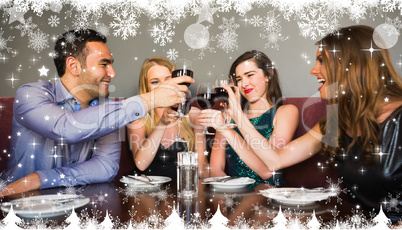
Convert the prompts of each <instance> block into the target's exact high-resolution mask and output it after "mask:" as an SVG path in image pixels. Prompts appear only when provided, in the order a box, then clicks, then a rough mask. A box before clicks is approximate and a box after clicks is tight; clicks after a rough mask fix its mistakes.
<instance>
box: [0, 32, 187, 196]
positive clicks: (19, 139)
mask: <svg viewBox="0 0 402 230" xmlns="http://www.w3.org/2000/svg"><path fill="white" fill-rule="evenodd" d="M113 61H114V60H113V57H112V55H111V52H110V50H109V48H108V46H107V45H106V38H105V37H104V36H103V35H101V34H99V33H97V32H96V31H94V30H79V31H74V30H72V31H68V32H66V33H64V34H63V35H62V36H61V37H60V38H59V39H58V41H57V42H56V45H55V57H54V62H55V65H56V68H57V72H58V75H59V77H60V79H59V80H58V81H57V82H56V83H50V82H45V81H41V80H40V81H38V82H36V83H30V84H26V85H23V86H21V87H20V88H19V89H18V90H17V92H16V96H15V101H14V113H13V119H12V133H11V143H10V154H9V159H8V162H7V167H6V169H5V170H4V171H3V172H2V175H1V177H2V179H3V180H8V181H12V183H10V184H9V185H7V186H6V187H5V188H4V189H3V191H1V193H0V195H2V196H6V195H10V194H14V193H20V192H25V191H30V190H35V189H44V188H49V187H58V186H75V185H82V184H89V183H100V182H106V181H112V180H113V179H114V177H115V175H116V174H117V171H118V169H119V161H120V150H121V149H120V148H121V144H120V141H119V133H118V129H119V128H120V127H124V126H125V125H127V124H129V123H130V122H132V121H134V120H136V119H138V118H141V117H142V116H144V115H145V114H146V113H147V111H149V110H151V109H153V108H156V107H168V106H171V105H174V104H177V103H180V102H182V101H183V100H184V95H185V92H186V91H187V90H188V89H187V87H186V86H185V85H181V84H180V83H184V82H187V83H193V82H194V80H193V79H192V78H190V77H188V76H183V77H179V78H173V79H170V80H168V81H166V82H165V83H164V84H162V85H161V86H160V87H158V88H156V89H155V90H154V91H151V92H150V93H147V94H142V95H139V96H134V97H130V98H128V99H125V100H122V101H113V100H110V99H109V98H108V95H109V90H108V89H109V84H110V82H111V80H112V79H113V78H115V76H116V73H115V71H114V69H113V66H112V64H113Z"/></svg>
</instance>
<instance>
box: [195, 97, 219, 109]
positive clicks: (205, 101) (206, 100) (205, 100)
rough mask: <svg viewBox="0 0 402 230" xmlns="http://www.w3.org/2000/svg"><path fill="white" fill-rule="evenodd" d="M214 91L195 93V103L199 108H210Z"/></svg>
mask: <svg viewBox="0 0 402 230" xmlns="http://www.w3.org/2000/svg"><path fill="white" fill-rule="evenodd" d="M214 99H215V94H214V93H201V94H197V103H198V105H199V106H200V108H201V109H210V108H212V105H213V104H214Z"/></svg>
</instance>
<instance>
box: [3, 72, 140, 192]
mask: <svg viewBox="0 0 402 230" xmlns="http://www.w3.org/2000/svg"><path fill="white" fill-rule="evenodd" d="M145 114H146V111H145V109H144V106H143V104H142V101H141V99H140V98H139V97H138V96H134V97H131V98H128V99H126V100H122V101H113V100H110V99H108V98H106V99H105V98H104V99H103V100H100V101H99V102H98V100H94V101H93V102H92V103H91V105H90V107H88V108H85V109H82V110H81V105H80V103H79V101H78V100H77V99H75V98H74V97H73V96H72V95H71V94H70V93H69V92H68V91H67V89H66V88H65V87H64V85H63V84H62V83H61V81H60V79H59V80H58V81H57V82H56V83H50V82H45V81H41V80H40V81H38V82H36V83H30V84H26V85H23V86H21V87H20V88H19V89H18V90H17V92H16V96H15V101H14V112H13V120H12V132H11V143H10V151H9V159H8V162H7V167H6V169H5V170H4V171H3V172H2V175H1V177H2V179H3V180H9V181H15V180H18V179H20V178H22V177H24V176H26V175H28V174H30V173H33V172H37V173H38V175H39V177H40V180H41V188H42V189H43V188H49V187H58V186H74V185H82V184H89V183H101V182H106V181H111V180H113V178H114V177H115V175H116V174H117V171H118V169H119V161H120V150H121V144H120V140H119V128H121V127H125V125H127V124H128V123H130V122H132V121H134V120H136V119H138V118H141V117H142V116H144V115H145Z"/></svg>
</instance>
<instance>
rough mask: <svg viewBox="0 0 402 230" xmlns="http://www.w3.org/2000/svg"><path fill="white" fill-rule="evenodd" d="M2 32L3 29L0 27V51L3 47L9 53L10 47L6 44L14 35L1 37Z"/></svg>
mask: <svg viewBox="0 0 402 230" xmlns="http://www.w3.org/2000/svg"><path fill="white" fill-rule="evenodd" d="M3 33H4V31H3V29H2V28H0V51H2V50H4V49H5V50H7V52H8V53H10V52H12V49H11V47H8V46H7V42H11V41H12V40H13V39H14V37H12V36H9V37H8V38H3Z"/></svg>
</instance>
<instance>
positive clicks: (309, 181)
mask: <svg viewBox="0 0 402 230" xmlns="http://www.w3.org/2000/svg"><path fill="white" fill-rule="evenodd" d="M13 102H14V98H13V97H0V120H1V129H0V151H1V152H0V171H3V169H4V168H5V166H6V162H7V158H8V156H7V155H8V152H9V143H10V138H9V137H10V134H11V119H12V114H13ZM283 102H284V104H294V105H295V106H297V108H298V109H299V116H300V119H299V120H300V123H299V126H298V128H297V130H296V132H295V135H294V137H295V138H297V137H299V136H301V135H303V134H304V133H306V132H307V131H308V130H309V129H310V128H312V127H313V126H314V125H315V124H316V123H317V122H318V121H319V119H320V118H321V117H322V116H324V115H325V113H326V102H325V101H322V100H321V99H320V98H306V97H302V98H284V100H283ZM121 130H122V132H121V133H122V135H121V139H122V142H121V144H122V151H121V159H120V169H119V172H118V174H117V176H116V179H120V177H121V176H122V175H127V174H129V173H130V172H132V171H133V169H134V167H135V165H134V161H133V157H132V154H131V152H130V148H129V145H128V142H127V141H126V140H127V138H126V135H125V128H122V129H121ZM210 141H211V140H210ZM325 162H326V158H325V156H322V155H321V154H316V155H315V156H313V157H312V158H310V159H308V160H306V161H304V162H301V163H299V164H297V165H294V166H291V167H288V168H286V169H284V170H283V174H284V179H285V181H286V183H287V185H288V186H292V187H306V188H311V187H328V183H327V178H331V179H332V181H334V180H335V179H336V178H337V173H336V170H335V169H334V168H331V167H328V166H327V165H326V164H325Z"/></svg>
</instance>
